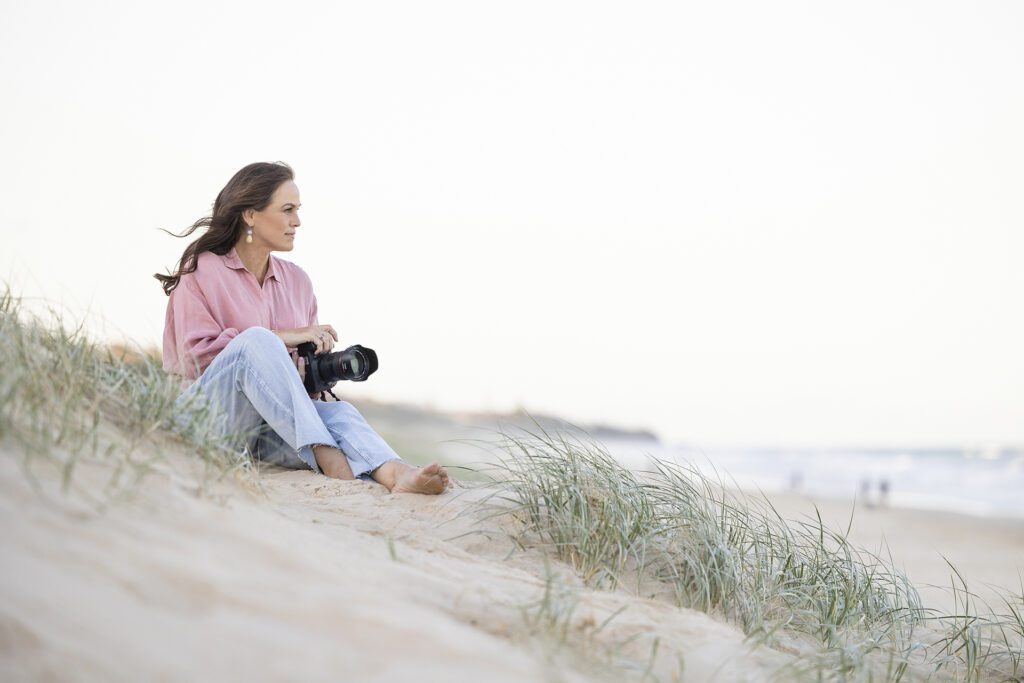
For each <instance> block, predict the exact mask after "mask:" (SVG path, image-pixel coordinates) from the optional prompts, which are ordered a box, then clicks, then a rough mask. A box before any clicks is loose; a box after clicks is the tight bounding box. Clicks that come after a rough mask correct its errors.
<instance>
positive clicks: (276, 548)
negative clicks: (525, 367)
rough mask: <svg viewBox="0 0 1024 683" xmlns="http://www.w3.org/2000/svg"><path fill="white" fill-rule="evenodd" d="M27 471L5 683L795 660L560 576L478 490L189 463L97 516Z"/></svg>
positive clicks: (622, 674) (11, 469)
mask: <svg viewBox="0 0 1024 683" xmlns="http://www.w3.org/2000/svg"><path fill="white" fill-rule="evenodd" d="M17 462H18V456H17V455H15V454H14V453H11V452H4V453H2V455H0V491H2V495H0V544H2V547H3V548H4V559H3V566H2V575H0V591H2V599H0V679H2V680H70V679H73V680H78V681H121V680H125V681H128V680H131V681H138V680H171V681H191V680H247V681H248V680H257V681H262V680H306V681H317V680H331V681H338V680H344V681H417V682H418V683H423V682H428V681H471V680H487V681H542V680H565V681H586V680H629V679H639V677H640V675H641V674H642V673H643V672H644V670H645V669H646V668H647V667H648V665H649V664H650V660H651V653H652V649H654V643H655V641H656V640H657V642H658V647H657V648H656V657H655V660H654V662H653V665H651V669H652V672H653V673H654V674H655V675H657V676H658V677H659V679H660V680H666V681H667V680H673V678H675V677H676V676H677V675H678V673H679V671H680V662H683V666H685V677H686V679H687V680H712V679H716V678H717V679H718V680H729V681H733V680H735V681H746V680H750V681H756V680H765V679H766V678H767V676H768V674H769V672H771V671H774V670H777V669H778V668H779V667H780V666H783V665H784V664H785V663H786V659H787V657H786V656H785V655H782V654H780V653H778V652H775V651H771V650H767V649H764V648H754V649H753V651H751V647H750V646H748V645H746V644H745V643H744V638H743V635H742V634H741V632H740V631H739V630H737V629H736V628H735V627H733V626H730V625H727V624H724V623H721V622H718V621H716V620H714V619H712V618H710V617H708V616H706V615H704V614H701V613H698V612H693V611H689V610H679V609H677V608H675V607H672V606H670V605H668V604H665V603H662V602H657V601H653V600H642V599H637V598H635V597H632V596H630V595H629V594H628V593H625V592H603V591H591V590H587V589H585V588H584V587H583V586H582V585H581V584H580V582H579V580H578V579H576V578H575V577H574V576H573V574H572V573H571V571H570V570H568V568H566V567H565V566H563V565H560V564H557V563H556V564H554V565H552V566H551V567H550V569H547V568H546V566H545V563H544V562H543V561H542V560H541V558H540V556H539V555H536V554H533V553H529V552H522V551H515V550H514V548H513V546H512V544H511V543H510V541H509V540H508V537H507V535H506V534H505V533H504V532H503V531H502V530H501V529H500V528H499V527H498V526H497V524H496V522H493V521H492V522H491V523H489V524H484V525H481V524H479V522H478V518H477V517H474V515H472V514H469V513H471V512H472V511H473V510H476V509H478V507H479V506H477V505H473V503H472V499H473V498H474V497H476V496H480V495H482V493H481V492H480V491H476V490H474V491H468V490H466V489H460V490H453V491H451V492H449V493H446V494H444V495H442V496H437V497H427V496H419V495H413V494H399V495H390V494H388V493H387V491H386V490H385V489H384V488H383V487H381V486H379V485H377V484H374V483H367V482H363V481H354V482H343V481H337V480H330V479H327V478H326V477H323V476H321V475H318V474H314V473H312V472H300V471H286V470H279V469H275V470H273V471H266V472H264V473H263V474H262V476H261V478H260V485H261V488H262V490H253V488H252V487H251V486H247V485H245V484H244V483H239V482H238V481H236V480H234V479H231V478H229V479H226V480H224V481H221V482H219V483H207V484H206V485H205V486H203V487H202V489H203V490H200V488H199V487H197V481H201V480H202V477H201V475H200V473H199V472H198V470H197V469H196V466H195V463H194V462H190V460H189V457H188V456H187V455H186V454H184V453H165V458H164V461H163V462H158V463H157V464H156V465H155V468H156V469H155V471H154V472H153V473H152V474H150V475H149V476H148V477H147V478H146V479H144V480H143V481H142V482H141V483H140V484H137V485H135V486H134V487H133V489H132V490H133V492H134V496H133V498H132V499H130V500H125V501H121V502H117V503H115V504H113V505H112V506H111V507H109V509H107V510H105V511H103V512H97V511H96V507H95V505H94V504H92V503H90V502H87V501H86V500H85V498H84V497H83V496H82V495H81V494H80V493H76V490H75V489H73V490H72V492H71V493H70V494H68V495H63V494H61V493H59V491H58V487H57V481H58V476H59V473H58V472H56V471H48V469H47V468H46V467H42V466H37V467H36V468H34V469H35V477H36V478H37V479H38V481H39V490H38V491H37V490H33V488H32V487H31V486H30V485H29V483H28V481H29V479H28V478H27V477H26V475H25V473H24V472H23V471H22V470H21V468H20V467H19V466H18V465H17ZM108 474H109V472H106V471H104V470H103V468H100V467H83V468H82V469H81V470H80V471H78V472H77V473H76V475H75V481H76V482H80V487H81V489H83V490H92V491H96V490H99V488H100V486H101V483H102V482H103V481H104V480H105V478H106V477H107V476H108ZM481 529H490V530H491V533H490V534H489V535H488V534H484V533H480V530H481ZM468 532H473V533H468ZM546 586H550V587H552V589H549V590H547V591H546ZM546 592H547V595H548V597H547V599H546V600H545V593H546ZM623 608H624V609H623ZM620 609H622V610H623V611H622V612H621V613H619V614H618V615H617V616H615V617H614V618H613V619H612V620H611V621H610V622H609V623H608V624H607V625H606V626H605V627H604V628H599V627H600V625H601V624H602V623H603V622H604V621H605V620H606V619H607V618H608V617H609V616H611V615H613V614H615V613H616V612H617V611H618V610H620ZM680 658H681V659H680Z"/></svg>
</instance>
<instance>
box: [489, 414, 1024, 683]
mask: <svg viewBox="0 0 1024 683" xmlns="http://www.w3.org/2000/svg"><path fill="white" fill-rule="evenodd" d="M575 433H576V434H578V433H579V430H578V429H576V430H575ZM499 436H500V438H499V440H498V442H497V443H496V444H492V450H493V451H494V453H493V457H492V460H493V462H494V463H495V464H494V465H493V466H490V468H489V469H490V474H491V476H492V478H493V482H494V484H495V485H497V486H498V487H499V490H500V493H499V494H496V496H497V497H496V498H495V499H493V500H492V502H493V503H494V505H493V510H494V512H493V514H496V515H509V514H511V515H513V516H515V517H516V518H517V520H518V522H519V528H520V530H521V531H520V532H519V533H518V536H517V538H516V540H517V542H518V543H519V544H520V545H521V546H523V547H534V548H538V547H539V548H542V549H544V550H546V551H548V552H549V553H550V554H551V555H553V556H554V557H557V558H558V559H561V560H563V561H565V562H567V563H569V564H570V565H571V566H572V567H574V568H575V569H576V570H577V571H578V572H579V574H580V576H581V577H582V578H583V579H584V581H586V582H587V583H588V584H590V585H592V586H595V587H602V586H603V587H606V588H609V589H614V588H627V589H629V590H633V591H636V592H637V593H639V594H642V595H645V596H647V595H652V596H661V597H663V598H664V597H667V598H668V599H671V600H673V601H675V602H676V604H678V605H679V606H682V607H689V608H693V609H698V610H701V611H704V612H707V613H710V614H714V615H718V616H720V617H723V618H725V619H727V620H728V621H730V622H732V623H735V624H736V625H738V626H739V627H740V628H741V629H742V630H743V631H744V632H745V633H746V634H748V636H749V637H750V638H751V639H752V640H753V641H755V642H759V643H764V644H766V645H768V646H771V647H776V648H779V649H782V650H784V651H787V652H791V653H794V654H797V655H799V657H798V658H796V659H795V660H794V664H793V665H792V667H790V668H788V669H787V670H786V671H783V672H779V676H780V679H781V680H787V679H789V678H791V677H792V678H798V679H799V678H807V679H812V680H874V681H900V680H917V679H923V678H926V677H931V678H934V679H935V680H963V681H975V680H1020V679H1021V677H1022V676H1024V668H1022V653H1024V650H1022V647H1024V644H1022V640H1024V631H1022V628H1021V625H1022V612H1024V598H1022V597H1021V596H1018V595H1013V594H1011V593H1007V596H1006V599H1005V601H1004V602H1005V604H1004V605H1002V606H1001V609H988V608H987V606H984V607H986V608H985V609H979V607H983V606H979V605H978V604H977V602H976V600H974V599H973V596H972V594H971V593H970V591H969V590H968V589H967V587H966V583H965V582H964V581H963V578H962V577H959V575H958V574H955V573H954V576H955V577H957V579H958V584H954V587H953V592H952V594H953V597H954V599H955V601H956V607H955V609H954V610H953V611H952V612H951V613H948V614H947V613H941V612H938V611H936V610H932V609H926V608H925V607H923V606H922V605H921V601H920V598H919V596H918V593H917V591H916V590H915V589H914V587H913V586H912V584H911V583H910V581H909V580H908V579H907V577H906V576H904V575H903V574H902V573H901V572H899V571H897V570H895V569H894V568H893V566H892V562H891V560H890V559H888V558H884V557H879V556H877V555H875V554H873V553H870V552H868V551H866V550H863V549H861V548H858V547H855V546H854V545H853V544H851V543H850V542H849V541H848V539H847V535H848V530H847V532H843V531H836V530H832V529H829V528H828V527H827V526H826V525H825V524H823V523H822V521H821V518H820V516H819V517H817V518H814V519H805V520H798V521H790V520H785V519H783V518H782V517H781V516H780V515H779V514H778V512H777V511H776V510H775V509H774V508H773V507H772V506H771V504H770V503H769V502H768V501H767V500H766V499H753V498H747V497H742V496H739V495H737V494H733V493H730V492H729V490H727V489H726V488H725V487H724V486H722V484H721V482H720V481H715V480H712V479H710V478H709V477H707V476H705V475H703V474H701V473H700V472H699V471H697V470H696V469H694V468H691V467H689V466H685V465H679V464H676V463H670V462H664V461H658V460H653V459H652V468H651V469H650V471H648V472H639V473H637V472H631V471H629V470H628V469H626V468H625V467H623V466H622V465H620V464H619V463H618V462H617V461H616V460H615V459H614V458H613V457H612V456H611V455H610V454H609V453H608V452H607V450H605V449H604V447H603V446H601V445H600V444H598V443H595V442H593V441H592V440H588V439H585V438H581V437H579V436H576V435H574V434H573V433H572V432H569V431H566V432H558V433H551V432H549V431H547V430H545V429H544V428H542V427H541V426H540V425H536V428H535V429H534V430H532V431H531V430H521V431H518V432H516V433H509V432H505V431H503V432H501V433H500V435H499ZM499 501H500V502H499ZM851 521H852V520H851ZM954 572H955V570H954Z"/></svg>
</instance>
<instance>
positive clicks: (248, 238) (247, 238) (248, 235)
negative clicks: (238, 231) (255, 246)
mask: <svg viewBox="0 0 1024 683" xmlns="http://www.w3.org/2000/svg"><path fill="white" fill-rule="evenodd" d="M245 243H246V244H252V226H251V225H250V226H249V229H248V230H246V231H245Z"/></svg>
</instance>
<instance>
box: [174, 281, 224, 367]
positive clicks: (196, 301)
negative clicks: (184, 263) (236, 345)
mask: <svg viewBox="0 0 1024 683" xmlns="http://www.w3.org/2000/svg"><path fill="white" fill-rule="evenodd" d="M168 316H170V317H172V318H173V325H174V333H175V349H174V355H175V358H176V359H177V361H178V368H179V371H180V373H181V374H183V375H185V376H187V377H189V378H191V379H195V378H197V377H198V376H199V375H200V374H202V372H203V370H205V369H206V368H207V366H208V365H209V364H210V363H212V362H213V359H214V358H216V357H217V354H218V353H220V352H221V351H223V350H224V347H225V346H227V345H228V343H229V342H230V341H231V340H232V339H234V338H235V337H237V336H238V333H239V330H237V329H235V328H234V327H228V328H223V327H221V325H220V323H219V322H217V320H216V319H215V318H214V316H213V312H212V311H211V309H210V304H209V302H208V301H207V300H206V296H205V295H204V294H203V292H202V290H201V289H200V288H199V286H198V284H196V282H195V280H194V278H191V277H187V276H186V277H182V278H181V280H180V282H179V283H178V286H177V287H176V288H175V289H174V291H173V292H172V293H171V302H170V306H169V310H168ZM168 322H171V321H168Z"/></svg>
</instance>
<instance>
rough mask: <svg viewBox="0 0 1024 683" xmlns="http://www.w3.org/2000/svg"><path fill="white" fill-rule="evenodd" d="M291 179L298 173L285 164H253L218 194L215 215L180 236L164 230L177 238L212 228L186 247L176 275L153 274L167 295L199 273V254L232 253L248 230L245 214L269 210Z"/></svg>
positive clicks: (199, 221)
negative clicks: (184, 279)
mask: <svg viewBox="0 0 1024 683" xmlns="http://www.w3.org/2000/svg"><path fill="white" fill-rule="evenodd" d="M289 180H295V172H294V171H292V168H291V166H289V165H288V164H286V163H284V162H283V161H275V162H274V163H266V162H262V161H261V162H257V163H255V164H249V165H248V166H246V167H245V168H243V169H242V170H240V171H239V172H238V173H236V174H235V175H234V176H232V177H231V180H229V181H228V184H227V185H225V186H224V189H223V190H221V191H220V194H218V195H217V201H215V202H214V203H213V215H211V216H206V217H204V218H200V219H199V220H197V221H196V222H195V223H193V224H192V226H191V227H190V228H188V229H186V230H185V232H183V233H182V234H180V235H175V234H174V233H173V232H170V231H168V230H164V232H166V233H167V234H168V235H174V237H188V236H189V235H191V234H192V233H193V232H195V231H196V230H198V229H199V228H208V230H207V231H206V232H204V233H203V234H202V236H200V237H199V239H196V240H194V241H193V242H192V243H191V244H189V245H188V246H187V247H185V253H184V254H182V255H181V259H180V260H179V261H178V265H177V266H176V268H175V271H174V274H173V275H161V274H160V273H155V274H154V275H153V277H155V278H156V279H157V280H159V281H160V286H161V287H163V289H164V294H166V295H167V296H170V295H171V292H173V291H174V288H175V287H177V286H178V282H179V281H180V280H181V276H182V275H185V274H187V273H191V272H194V271H195V269H196V266H197V264H198V263H199V255H200V254H202V253H203V252H204V251H212V252H213V253H214V254H219V255H221V256H223V255H224V254H226V253H228V252H229V251H231V248H232V247H234V246H235V244H237V243H238V240H239V238H241V236H242V232H243V231H244V230H245V227H246V226H245V221H244V220H243V219H242V212H243V211H245V210H246V209H254V210H256V211H262V210H263V209H265V208H267V205H268V204H269V203H270V198H271V197H273V196H274V192H275V191H276V190H277V188H278V187H280V186H281V184H282V183H284V182H287V181H289ZM160 229H161V230H163V228H160Z"/></svg>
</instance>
